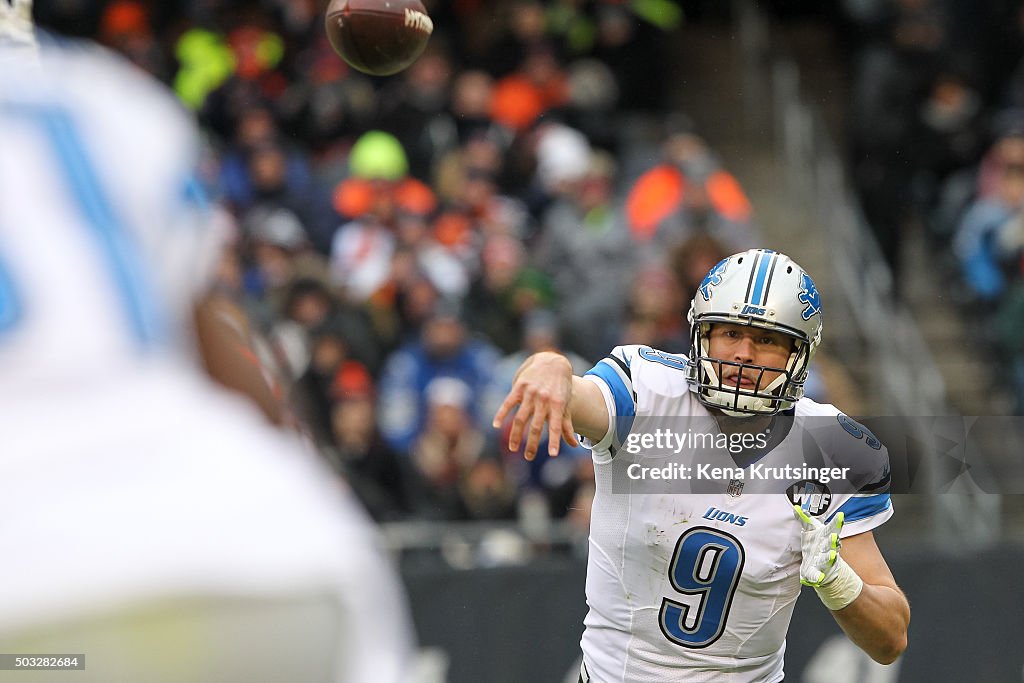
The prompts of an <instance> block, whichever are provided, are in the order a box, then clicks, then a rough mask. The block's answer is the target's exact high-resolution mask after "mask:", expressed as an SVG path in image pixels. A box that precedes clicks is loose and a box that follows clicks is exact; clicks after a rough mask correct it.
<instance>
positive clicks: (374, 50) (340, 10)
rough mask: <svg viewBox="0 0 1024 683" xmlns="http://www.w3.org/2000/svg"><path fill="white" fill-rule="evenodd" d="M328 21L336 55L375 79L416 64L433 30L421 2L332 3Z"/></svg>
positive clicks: (352, 0) (354, 0) (361, 0)
mask: <svg viewBox="0 0 1024 683" xmlns="http://www.w3.org/2000/svg"><path fill="white" fill-rule="evenodd" d="M325 18H326V24H327V38H328V39H329V40H330V41H331V45H332V46H333V47H334V50H335V52H337V53H338V54H339V55H341V58H342V59H344V60H345V61H346V62H348V63H349V65H350V66H352V68H354V69H358V70H359V71H362V72H363V73H367V74H370V75H372V76H390V75H391V74H396V73H398V72H399V71H401V70H402V69H404V68H406V67H407V66H409V65H410V64H412V63H413V62H415V61H416V58H417V57H419V56H420V55H421V54H423V49H424V48H425V47H426V46H427V40H428V39H429V38H430V34H431V33H432V32H433V30H434V22H432V21H431V20H430V17H429V16H427V10H426V8H425V7H423V3H422V2H420V0H331V3H330V4H329V5H328V6H327V14H326V17H325Z"/></svg>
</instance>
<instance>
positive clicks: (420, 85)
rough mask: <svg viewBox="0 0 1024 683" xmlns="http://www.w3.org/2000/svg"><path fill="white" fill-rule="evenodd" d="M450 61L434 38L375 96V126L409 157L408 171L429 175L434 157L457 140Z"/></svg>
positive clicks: (442, 152)
mask: <svg viewBox="0 0 1024 683" xmlns="http://www.w3.org/2000/svg"><path fill="white" fill-rule="evenodd" d="M451 80H452V64H451V60H450V59H449V57H448V55H447V53H446V51H445V49H444V47H443V42H442V41H440V40H439V39H438V38H435V39H433V40H431V41H430V43H429V44H428V45H427V49H426V51H425V52H424V54H423V55H421V56H420V58H419V59H417V60H416V61H415V62H414V63H413V64H412V66H410V67H409V68H408V69H406V70H405V71H404V72H402V74H401V75H399V76H396V77H395V78H393V79H390V82H389V83H388V84H387V85H386V86H385V87H384V88H383V89H382V90H381V92H380V96H379V100H378V101H379V114H378V117H377V120H376V125H377V126H378V127H379V128H380V129H381V130H386V131H387V132H389V133H391V134H393V135H395V136H396V137H397V138H398V140H399V142H401V143H402V147H403V148H404V149H405V151H406V153H407V154H408V157H409V172H410V173H411V175H413V176H414V177H417V178H429V177H430V174H431V172H432V170H433V168H434V164H435V163H436V162H437V160H438V159H439V158H440V157H441V155H443V154H444V153H445V152H447V151H448V150H449V149H452V148H453V147H455V145H456V144H457V143H458V132H457V129H456V124H455V121H454V120H452V117H451V115H450V114H449V113H448V112H449V106H448V104H449V95H450V92H451Z"/></svg>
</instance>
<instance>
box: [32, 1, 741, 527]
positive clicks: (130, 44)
mask: <svg viewBox="0 0 1024 683" xmlns="http://www.w3.org/2000/svg"><path fill="white" fill-rule="evenodd" d="M326 4H327V3H326V2H317V1H314V0H305V1H299V0H288V1H287V2H285V1H270V0H267V1H264V2H246V3H241V2H232V1H230V0H221V1H212V0H206V1H198V0H196V1H192V2H184V1H182V2H167V3H147V2H144V1H141V0H113V1H111V2H85V1H82V2H70V3H55V4H49V5H48V4H46V3H39V4H38V5H37V7H36V14H37V19H38V20H39V21H40V23H41V25H43V26H47V27H50V28H54V29H56V30H57V31H58V32H60V33H68V34H78V35H89V36H92V37H96V38H98V39H99V40H100V41H101V42H103V43H104V44H106V45H108V46H110V47H112V48H114V49H116V50H117V51H119V52H120V53H122V54H123V55H125V56H126V57H127V58H128V59H129V60H131V61H132V62H133V63H135V64H136V65H138V66H139V67H140V68H142V69H144V70H146V71H148V72H150V73H152V74H154V75H155V76H157V77H158V78H160V79H161V80H163V81H165V82H167V83H168V84H170V85H171V86H172V87H173V88H174V90H175V92H176V93H177V95H178V96H179V98H180V100H181V101H182V102H183V104H184V105H185V106H187V107H189V108H191V109H192V110H194V112H195V113H196V115H197V117H198V119H199V121H200V122H201V124H202V126H203V129H204V131H205V132H206V133H207V135H208V143H209V144H208V157H207V158H206V161H205V165H204V169H203V171H204V177H203V178H202V180H203V182H204V183H205V184H206V186H207V187H206V189H207V190H208V192H209V194H210V195H211V196H212V197H213V198H214V199H215V200H216V201H217V202H218V204H219V205H220V206H222V207H223V216H222V218H223V220H222V223H223V225H224V229H225V231H226V233H227V234H228V235H229V243H230V249H228V250H227V251H226V252H225V253H224V256H223V259H222V262H221V264H220V267H219V269H218V277H217V282H216V285H215V288H216V291H217V292H218V294H219V296H221V297H222V298H224V299H225V300H228V301H230V302H232V303H233V304H234V305H236V306H237V307H238V308H239V309H241V310H244V311H245V312H246V313H247V318H248V321H247V322H246V321H238V324H239V325H246V324H247V325H249V326H250V327H251V333H252V335H253V337H254V339H256V341H257V344H256V348H257V349H258V350H259V352H260V354H261V355H262V356H263V361H264V363H266V364H267V365H268V367H272V368H276V369H277V373H278V374H279V375H280V379H281V386H282V387H284V390H285V392H286V393H287V394H288V395H289V396H290V397H291V399H292V402H293V403H294V404H295V405H296V406H297V413H298V414H299V418H300V421H301V423H302V424H303V425H304V426H305V428H306V429H307V430H308V431H309V433H310V436H311V438H312V439H313V440H314V441H315V443H316V444H317V446H318V447H319V449H320V450H321V451H322V453H323V454H324V456H325V457H326V458H327V459H328V460H329V461H330V462H331V463H332V465H334V467H335V468H336V469H337V470H338V472H339V473H341V474H343V475H344V477H345V478H346V480H347V481H348V482H349V483H350V484H351V486H352V487H353V488H354V489H355V491H356V492H357V493H358V495H359V497H360V498H361V500H362V501H363V502H364V503H365V504H366V506H367V508H368V509H369V511H370V512H371V514H372V515H373V516H374V517H375V518H376V519H378V520H382V521H383V520H397V519H408V518H414V519H441V520H465V519H469V520H479V519H512V518H515V517H516V516H517V515H518V514H519V510H518V508H519V504H520V501H521V499H522V496H521V494H522V492H523V491H531V492H533V493H535V494H536V493H537V492H539V493H540V494H541V496H540V497H541V499H542V500H544V501H545V502H546V507H547V511H546V514H549V515H551V516H553V517H559V518H560V517H564V516H567V515H570V514H573V515H576V516H577V517H581V523H582V524H583V528H586V524H587V519H586V513H587V512H588V511H589V508H590V505H589V498H588V496H589V495H591V492H592V486H593V484H592V480H593V466H592V463H591V460H590V458H589V455H588V454H587V452H586V451H582V450H577V451H575V452H573V451H571V450H570V451H569V452H563V453H564V454H563V456H562V457H560V458H558V459H557V460H548V459H547V458H546V457H541V458H538V459H537V460H536V461H534V462H526V461H524V460H523V459H522V457H521V455H520V454H518V453H509V452H507V451H506V450H504V449H503V447H502V446H501V445H500V444H501V443H506V442H507V438H503V435H501V434H497V433H495V432H494V430H492V429H491V428H490V426H489V421H490V418H491V416H492V415H493V413H494V411H495V409H496V407H497V405H498V404H499V403H500V400H501V397H502V396H503V395H504V394H505V392H506V391H507V389H508V387H509V386H511V381H512V373H513V372H514V369H515V368H516V367H517V366H518V364H519V363H520V362H521V360H522V359H523V358H524V357H525V354H526V353H529V352H531V351H535V350H539V349H545V348H560V349H562V350H564V351H565V352H567V353H569V354H571V357H572V358H573V359H574V363H575V365H576V366H577V370H578V371H580V372H582V371H585V370H586V369H587V368H588V367H589V366H590V365H591V364H592V363H593V362H594V361H596V360H597V359H599V358H600V357H601V356H602V355H603V354H604V353H605V352H606V351H607V349H608V348H610V347H611V346H613V345H615V344H619V343H633V342H637V343H640V342H642V343H647V344H652V345H656V346H663V347H665V348H669V349H672V350H674V351H679V352H685V351H686V349H687V347H688V345H689V338H688V330H687V327H686V322H685V308H686V304H687V302H688V301H689V298H690V297H691V296H692V292H693V291H694V290H695V288H696V285H697V283H699V281H700V278H701V277H702V276H703V274H704V273H706V272H707V270H708V269H709V268H710V266H712V265H714V263H716V262H717V261H718V260H720V259H721V258H722V257H724V256H725V255H728V254H729V253H732V252H734V251H736V250H738V249H740V248H747V247H750V246H755V245H756V243H757V231H756V228H755V226H754V224H753V220H752V216H751V209H750V205H749V202H748V201H747V199H746V197H745V195H744V193H743V190H742V189H741V188H740V186H739V183H738V182H737V181H736V180H735V178H734V177H733V176H732V175H730V174H729V173H728V172H727V171H726V170H725V169H723V168H721V166H720V164H719V163H718V161H717V160H716V157H715V155H714V153H713V151H712V150H710V149H709V148H708V146H707V145H706V144H705V142H704V141H703V140H702V139H701V137H700V136H699V135H698V134H697V133H696V132H695V131H694V130H693V127H692V125H691V124H690V123H689V122H688V121H687V120H686V118H685V117H683V116H681V115H679V114H670V115H667V116H666V115H665V112H666V111H668V103H667V97H666V90H667V86H668V84H667V82H666V80H665V73H664V71H653V72H652V71H651V70H650V69H648V66H647V65H649V64H652V63H663V62H664V59H665V52H666V50H667V49H668V45H667V41H668V40H669V37H670V35H671V30H672V29H673V28H675V27H676V26H677V25H678V24H679V22H680V21H681V12H680V9H679V6H678V5H677V4H676V3H673V2H668V1H664V2H662V1H659V0H649V1H648V2H643V3H633V4H630V5H625V4H622V3H618V2H611V1H608V2H603V1H602V2H594V3H584V4H581V3H576V2H546V3H542V2H539V1H536V0H511V1H507V2H471V1H470V2H457V3H439V2H434V3H431V2H427V7H428V11H429V12H430V14H431V16H432V18H433V20H434V24H435V27H436V29H435V34H434V36H433V37H432V38H431V41H430V43H429V46H428V48H427V51H426V53H425V54H424V55H423V56H422V57H421V58H420V59H419V60H418V61H417V62H416V63H415V64H414V65H413V66H412V67H410V68H409V69H408V70H407V71H406V72H404V73H402V74H399V75H397V76H394V77H390V78H380V79H375V78H371V77H367V76H364V75H363V74H360V73H358V72H356V71H353V70H352V69H350V68H349V67H348V66H347V65H346V64H345V63H344V62H343V61H342V60H341V59H340V58H339V57H338V56H337V55H336V54H335V53H334V52H333V51H332V49H331V47H330V45H329V44H328V42H327V40H326V36H325V32H324V30H323V12H324V9H325V7H326ZM536 499H537V496H536V495H533V497H532V498H531V500H536Z"/></svg>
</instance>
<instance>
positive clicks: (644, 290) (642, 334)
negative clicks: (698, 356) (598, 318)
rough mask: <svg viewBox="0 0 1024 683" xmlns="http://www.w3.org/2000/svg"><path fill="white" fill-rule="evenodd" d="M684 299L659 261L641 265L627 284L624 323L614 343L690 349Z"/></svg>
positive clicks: (683, 351)
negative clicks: (627, 300)
mask: <svg viewBox="0 0 1024 683" xmlns="http://www.w3.org/2000/svg"><path fill="white" fill-rule="evenodd" d="M688 307H689V300H684V299H683V296H682V290H681V288H680V287H679V282H678V281H677V280H676V279H675V277H674V275H673V273H672V271H671V270H670V269H669V268H667V267H666V266H663V265H661V264H659V263H648V264H646V265H645V266H643V267H641V268H640V269H639V270H638V271H637V272H636V274H635V276H634V278H633V282H632V285H631V287H630V296H629V303H628V305H627V312H626V324H625V327H624V328H623V331H622V338H621V339H620V340H619V341H618V342H617V344H624V345H625V344H643V345H644V346H652V347H654V348H656V349H664V350H665V351H668V352H669V353H686V352H687V351H689V349H690V334H689V326H688V325H687V322H686V315H687V310H688Z"/></svg>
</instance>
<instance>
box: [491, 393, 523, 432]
mask: <svg viewBox="0 0 1024 683" xmlns="http://www.w3.org/2000/svg"><path fill="white" fill-rule="evenodd" d="M522 400H523V389H522V387H520V386H518V385H517V386H514V387H512V391H510V392H508V396H506V397H505V400H504V401H503V402H502V404H501V406H500V407H499V408H498V412H496V413H495V414H494V420H492V421H491V426H492V427H494V428H495V429H499V428H500V427H501V425H502V423H503V422H505V418H506V417H508V414H509V412H511V410H512V409H513V408H515V407H516V406H517V405H519V403H520V401H522Z"/></svg>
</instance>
